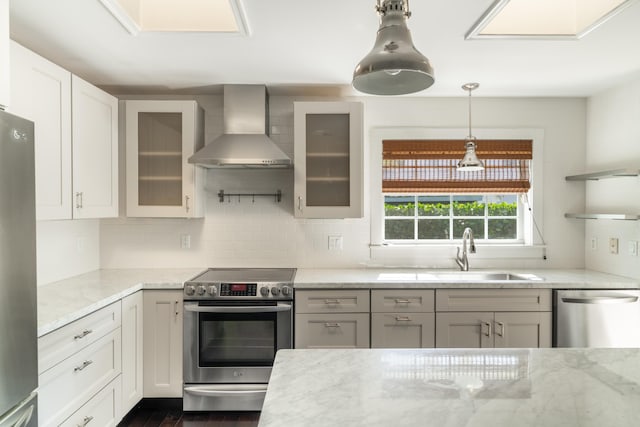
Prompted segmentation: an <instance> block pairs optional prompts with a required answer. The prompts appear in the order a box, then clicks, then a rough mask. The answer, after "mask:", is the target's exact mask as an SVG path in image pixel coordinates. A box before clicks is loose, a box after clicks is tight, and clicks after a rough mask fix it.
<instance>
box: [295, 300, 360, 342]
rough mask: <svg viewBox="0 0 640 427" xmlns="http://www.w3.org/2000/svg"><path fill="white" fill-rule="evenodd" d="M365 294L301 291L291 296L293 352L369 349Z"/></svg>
mask: <svg viewBox="0 0 640 427" xmlns="http://www.w3.org/2000/svg"><path fill="white" fill-rule="evenodd" d="M369 306H370V299H369V290H368V289H353V290H342V289H341V290H321V291H320V290H318V291H316V290H309V291H307V290H303V291H296V296H295V310H296V315H295V348H369V345H370V343H369Z"/></svg>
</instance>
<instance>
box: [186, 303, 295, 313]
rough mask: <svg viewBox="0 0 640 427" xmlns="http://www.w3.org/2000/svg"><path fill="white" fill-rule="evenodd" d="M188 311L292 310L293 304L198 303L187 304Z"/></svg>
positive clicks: (252, 311) (242, 311)
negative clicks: (204, 304) (224, 305)
mask: <svg viewBox="0 0 640 427" xmlns="http://www.w3.org/2000/svg"><path fill="white" fill-rule="evenodd" d="M184 309H185V310H186V311H193V312H195V313H274V312H280V311H291V304H278V305H267V306H248V307H245V306H236V307H233V306H226V307H221V306H211V305H207V306H202V305H198V304H185V305H184Z"/></svg>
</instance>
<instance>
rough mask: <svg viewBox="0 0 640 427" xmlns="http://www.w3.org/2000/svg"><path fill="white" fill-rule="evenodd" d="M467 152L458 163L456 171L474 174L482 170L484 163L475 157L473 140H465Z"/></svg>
mask: <svg viewBox="0 0 640 427" xmlns="http://www.w3.org/2000/svg"><path fill="white" fill-rule="evenodd" d="M464 146H465V148H466V149H467V151H466V152H465V153H464V157H462V160H460V161H459V162H458V168H457V170H459V171H461V172H475V171H481V170H484V163H482V160H480V159H479V158H478V156H477V155H476V143H475V140H473V139H467V141H466V142H465V144H464Z"/></svg>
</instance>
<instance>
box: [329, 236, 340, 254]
mask: <svg viewBox="0 0 640 427" xmlns="http://www.w3.org/2000/svg"><path fill="white" fill-rule="evenodd" d="M328 243H329V250H330V251H341V250H342V236H341V235H336V236H329V240H328Z"/></svg>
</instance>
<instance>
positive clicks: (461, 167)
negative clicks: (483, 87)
mask: <svg viewBox="0 0 640 427" xmlns="http://www.w3.org/2000/svg"><path fill="white" fill-rule="evenodd" d="M478 86H480V85H479V84H478V83H465V84H463V85H462V89H464V90H466V91H467V92H469V135H468V136H467V137H466V138H465V142H464V147H465V149H466V150H467V151H466V152H465V153H464V157H463V158H462V160H460V161H459V162H458V168H457V170H458V171H459V172H475V171H481V170H484V163H482V161H481V160H480V159H479V158H478V156H477V155H476V138H475V136H473V135H472V133H471V92H472V91H474V90H475V89H478Z"/></svg>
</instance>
